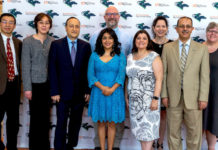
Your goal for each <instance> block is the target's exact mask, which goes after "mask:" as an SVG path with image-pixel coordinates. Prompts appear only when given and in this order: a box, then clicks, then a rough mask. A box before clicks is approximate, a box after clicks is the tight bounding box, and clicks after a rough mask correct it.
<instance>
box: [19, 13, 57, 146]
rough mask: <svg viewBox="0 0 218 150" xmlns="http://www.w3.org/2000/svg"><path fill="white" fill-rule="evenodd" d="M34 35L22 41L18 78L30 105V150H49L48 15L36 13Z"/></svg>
mask: <svg viewBox="0 0 218 150" xmlns="http://www.w3.org/2000/svg"><path fill="white" fill-rule="evenodd" d="M34 23H35V29H36V34H33V35H31V36H29V37H27V38H25V39H24V40H23V49H22V58H21V60H22V79H23V87H24V96H25V97H26V98H27V99H29V108H30V130H29V148H30V150H39V149H42V148H43V149H45V150H50V144H49V143H50V142H49V123H50V121H49V119H50V115H49V113H50V105H49V104H50V94H49V84H48V67H47V65H48V53H49V49H50V45H51V42H52V41H53V40H54V39H53V38H52V37H50V36H48V32H49V30H50V29H51V27H52V20H51V18H50V17H49V16H48V15H47V14H44V13H39V14H37V15H36V17H35V19H34Z"/></svg>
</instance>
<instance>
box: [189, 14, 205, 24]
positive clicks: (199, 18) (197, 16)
mask: <svg viewBox="0 0 218 150" xmlns="http://www.w3.org/2000/svg"><path fill="white" fill-rule="evenodd" d="M192 16H193V17H194V18H195V19H196V20H198V21H199V22H200V21H201V19H207V18H206V17H205V16H203V15H201V13H197V14H193V15H192Z"/></svg>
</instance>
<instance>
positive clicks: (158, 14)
mask: <svg viewBox="0 0 218 150" xmlns="http://www.w3.org/2000/svg"><path fill="white" fill-rule="evenodd" d="M155 15H156V16H157V17H159V16H162V17H165V18H170V17H169V16H168V15H165V14H164V12H159V13H156V14H155Z"/></svg>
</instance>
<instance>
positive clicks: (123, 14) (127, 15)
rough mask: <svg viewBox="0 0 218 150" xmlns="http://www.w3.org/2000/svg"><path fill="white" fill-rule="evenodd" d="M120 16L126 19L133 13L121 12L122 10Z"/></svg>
mask: <svg viewBox="0 0 218 150" xmlns="http://www.w3.org/2000/svg"><path fill="white" fill-rule="evenodd" d="M120 16H121V17H122V18H124V19H125V20H127V18H128V17H132V15H131V14H128V13H127V12H126V11H121V12H120Z"/></svg>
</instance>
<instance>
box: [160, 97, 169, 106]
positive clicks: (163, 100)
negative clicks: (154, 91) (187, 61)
mask: <svg viewBox="0 0 218 150" xmlns="http://www.w3.org/2000/svg"><path fill="white" fill-rule="evenodd" d="M161 100H162V103H163V105H164V106H165V107H166V108H168V105H169V99H168V98H167V97H165V98H162V99H161Z"/></svg>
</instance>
